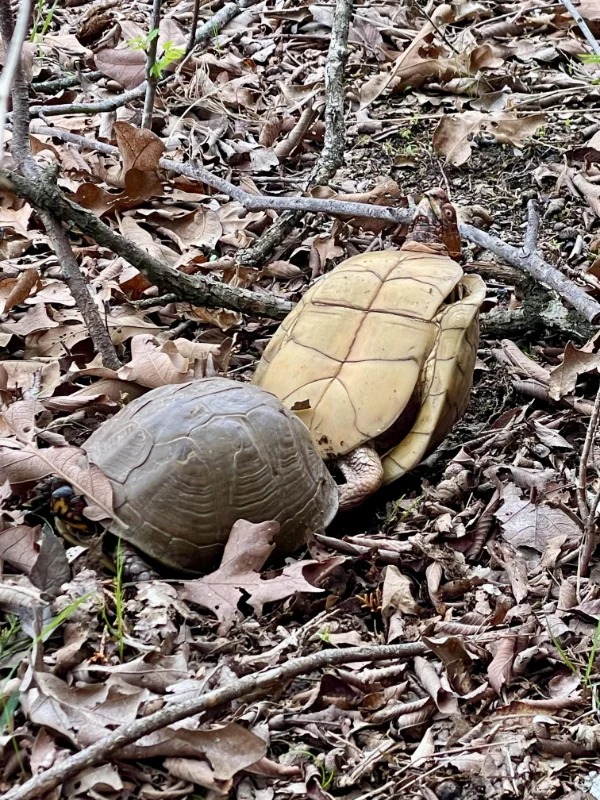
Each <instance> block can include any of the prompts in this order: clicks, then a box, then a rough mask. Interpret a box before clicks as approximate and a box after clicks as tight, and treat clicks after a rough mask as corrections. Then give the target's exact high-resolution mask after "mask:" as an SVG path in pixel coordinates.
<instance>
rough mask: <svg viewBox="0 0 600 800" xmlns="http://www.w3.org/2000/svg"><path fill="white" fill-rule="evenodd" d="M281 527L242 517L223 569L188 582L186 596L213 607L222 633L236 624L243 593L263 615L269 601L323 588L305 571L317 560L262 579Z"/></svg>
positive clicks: (232, 534) (237, 524)
mask: <svg viewBox="0 0 600 800" xmlns="http://www.w3.org/2000/svg"><path fill="white" fill-rule="evenodd" d="M278 530H279V523H278V522H261V523H258V524H254V523H251V522H248V521H247V520H239V521H238V522H236V523H235V525H234V526H233V528H232V529H231V534H230V536H229V540H228V541H227V543H226V545H225V550H224V552H223V558H222V561H221V566H220V567H219V569H218V570H216V571H215V572H211V573H210V575H206V576H205V577H203V578H199V579H198V580H194V581H186V582H185V583H184V585H183V592H182V596H183V598H184V599H186V600H189V601H191V602H192V603H197V604H198V605H201V606H204V608H209V609H210V610H211V611H212V612H213V613H214V614H215V615H216V616H217V617H218V619H219V621H220V623H221V624H220V626H219V633H220V634H221V635H225V633H227V631H228V630H229V629H230V628H231V627H232V625H233V623H234V621H235V618H236V616H237V614H238V610H237V605H238V602H239V601H240V599H241V597H242V594H243V592H247V593H248V594H249V595H250V597H249V599H248V604H249V605H250V606H251V607H252V608H253V609H254V611H255V613H256V614H257V615H260V614H261V613H262V607H263V605H264V604H265V603H270V602H274V601H276V600H282V599H283V598H284V597H289V596H290V595H292V594H295V592H311V593H312V592H321V591H322V589H319V588H317V587H316V586H313V585H312V584H310V583H308V582H307V581H306V579H305V578H304V576H303V574H302V572H303V570H304V568H305V567H307V566H310V565H311V564H314V563H315V562H313V561H299V562H295V563H294V564H292V565H290V566H288V567H285V568H284V569H283V570H282V572H281V574H280V575H279V576H277V577H275V578H270V579H269V580H263V579H262V578H261V575H260V573H259V572H258V570H259V569H260V568H261V567H262V566H263V564H264V563H265V561H266V560H267V558H268V557H269V555H270V554H271V553H272V552H273V549H274V545H273V544H272V541H273V538H274V537H275V535H276V534H277V532H278Z"/></svg>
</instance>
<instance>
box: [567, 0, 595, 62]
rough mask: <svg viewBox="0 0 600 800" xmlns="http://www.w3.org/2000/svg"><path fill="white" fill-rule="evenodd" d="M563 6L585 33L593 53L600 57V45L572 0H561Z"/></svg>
mask: <svg viewBox="0 0 600 800" xmlns="http://www.w3.org/2000/svg"><path fill="white" fill-rule="evenodd" d="M560 2H561V3H562V4H563V6H564V7H565V8H566V9H567V11H568V12H569V14H570V15H571V16H572V17H573V19H574V20H575V22H576V23H577V25H578V26H579V30H580V31H581V32H582V33H583V35H584V36H585V38H586V39H587V42H588V44H589V46H590V47H591V48H592V51H593V53H594V55H595V56H600V44H598V42H597V41H596V38H595V37H594V34H593V33H592V32H591V30H590V29H589V27H588V25H587V22H586V21H585V20H584V18H583V17H582V16H581V14H580V13H579V11H578V10H577V9H576V8H575V6H574V5H573V3H572V2H571V0H560Z"/></svg>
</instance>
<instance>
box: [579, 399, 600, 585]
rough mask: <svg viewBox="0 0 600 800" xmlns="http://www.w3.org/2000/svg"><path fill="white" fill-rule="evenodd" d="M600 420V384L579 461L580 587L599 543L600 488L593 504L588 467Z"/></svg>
mask: <svg viewBox="0 0 600 800" xmlns="http://www.w3.org/2000/svg"><path fill="white" fill-rule="evenodd" d="M599 420H600V386H599V387H598V391H597V393H596V400H595V401H594V408H593V411H592V416H591V417H590V422H589V425H588V428H587V431H586V434H585V441H584V443H583V450H582V451H581V459H580V461H579V470H578V472H577V482H576V493H577V505H578V508H579V515H580V517H581V519H582V521H583V542H582V547H581V550H580V552H579V565H578V568H577V583H578V588H579V581H580V579H581V577H582V576H583V575H587V571H588V569H589V566H590V560H591V557H592V553H593V552H594V548H595V546H596V545H597V543H598V535H597V532H596V512H597V510H598V503H599V502H600V489H599V490H598V492H597V493H596V495H595V497H594V499H593V500H592V503H591V505H590V504H589V503H588V500H587V468H588V464H589V461H590V456H591V454H592V449H593V446H594V441H595V439H596V434H597V432H598V422H599Z"/></svg>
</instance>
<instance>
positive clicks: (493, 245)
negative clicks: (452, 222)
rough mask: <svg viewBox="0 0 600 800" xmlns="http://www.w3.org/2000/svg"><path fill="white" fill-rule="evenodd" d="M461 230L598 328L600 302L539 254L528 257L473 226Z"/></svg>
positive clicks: (522, 249) (467, 237)
mask: <svg viewBox="0 0 600 800" xmlns="http://www.w3.org/2000/svg"><path fill="white" fill-rule="evenodd" d="M459 230H460V232H461V234H462V235H463V236H464V237H465V238H466V239H468V240H469V241H471V242H474V243H475V244H478V245H479V246H480V247H484V248H485V249H486V250H490V252H492V253H494V254H495V255H497V256H500V258H502V259H503V260H504V261H506V262H508V263H509V264H512V266H513V267H518V268H519V269H521V270H523V272H527V273H528V274H529V275H531V276H532V277H533V278H535V279H536V280H537V281H539V283H541V284H542V285H543V286H545V287H546V288H547V289H551V290H553V291H555V292H556V293H557V294H558V295H559V296H560V297H562V298H563V299H564V300H567V301H568V302H569V303H571V305H572V306H573V307H574V308H576V309H577V311H579V313H580V314H581V315H582V316H583V317H585V319H587V321H588V322H591V323H592V325H596V324H597V323H598V321H599V320H600V303H598V302H597V301H596V300H594V299H593V298H592V297H590V296H589V295H588V294H586V292H585V291H584V290H583V289H582V288H581V287H580V286H577V284H575V283H573V282H572V281H570V280H569V279H568V278H567V277H565V276H564V275H563V274H562V272H559V271H558V270H557V269H556V268H555V267H553V266H552V265H551V264H548V262H547V261H544V259H543V258H541V256H539V255H538V254H537V253H529V254H526V253H525V251H524V248H518V247H513V246H512V245H510V244H506V243H505V242H503V241H501V240H500V239H498V238H497V237H496V236H492V235H491V234H489V233H486V232H485V231H482V230H479V228H475V227H473V225H465V224H462V225H459Z"/></svg>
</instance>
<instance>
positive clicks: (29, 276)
mask: <svg viewBox="0 0 600 800" xmlns="http://www.w3.org/2000/svg"><path fill="white" fill-rule="evenodd" d="M40 285H41V282H40V274H39V272H38V271H37V269H33V268H29V269H25V270H23V272H21V273H19V277H18V278H17V280H16V282H15V285H14V286H13V288H12V289H11V291H10V294H9V295H8V297H7V298H6V300H5V302H4V312H5V313H6V312H8V311H10V310H11V308H13V306H18V305H21V304H22V303H23V301H24V300H26V299H27V298H28V297H29V295H30V294H31V290H32V289H35V288H37V287H38V286H40Z"/></svg>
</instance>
